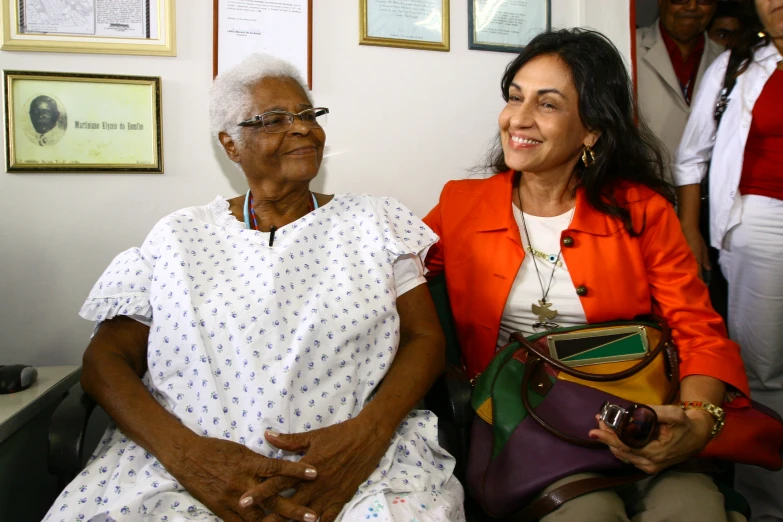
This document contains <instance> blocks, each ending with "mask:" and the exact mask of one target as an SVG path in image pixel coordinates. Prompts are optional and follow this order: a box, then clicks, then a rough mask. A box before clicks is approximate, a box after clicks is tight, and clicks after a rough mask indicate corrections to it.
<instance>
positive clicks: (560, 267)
mask: <svg viewBox="0 0 783 522" xmlns="http://www.w3.org/2000/svg"><path fill="white" fill-rule="evenodd" d="M512 208H513V211H514V219H515V220H516V222H517V225H518V226H519V234H520V236H521V238H522V245H523V246H524V248H525V258H524V259H523V260H522V265H521V266H520V267H519V272H517V277H516V279H514V283H513V284H512V285H511V292H510V293H509V294H508V300H507V301H506V307H505V308H504V309H503V316H502V317H501V319H500V333H499V334H498V346H497V347H498V349H499V348H501V347H503V346H505V345H506V344H507V343H508V340H509V336H510V335H511V334H512V333H513V332H519V331H521V332H522V333H523V334H524V335H526V336H527V335H533V334H534V333H538V332H540V331H542V329H541V328H533V325H534V324H535V323H537V322H539V316H537V315H535V314H534V313H533V310H532V305H533V304H536V305H538V301H539V300H540V299H541V297H542V296H543V292H542V291H541V284H542V283H543V286H544V291H546V288H547V286H549V278H550V277H552V286H551V287H549V293H548V294H547V298H546V301H547V303H552V306H551V307H550V308H549V309H550V310H552V311H554V310H557V316H556V317H555V318H553V319H550V320H549V322H554V323H556V324H558V325H560V326H578V325H582V324H587V318H586V317H585V311H584V309H583V308H582V302H581V301H580V300H579V296H578V295H576V290H574V282H573V281H572V280H571V274H569V273H568V267H567V266H566V264H565V259H563V257H562V256H561V257H560V260H559V261H556V259H557V255H558V252H560V235H561V233H562V232H563V231H564V230H565V229H567V228H568V226H569V225H570V224H571V219H572V218H573V217H574V209H571V210H569V211H568V212H566V213H565V214H561V215H559V216H554V217H539V216H531V215H530V214H525V223H527V231H528V233H529V234H530V241H531V243H532V244H533V249H534V250H535V251H537V252H536V253H532V252H531V251H530V248H529V247H530V245H529V244H528V242H527V237H526V236H525V228H524V225H523V223H522V211H520V210H519V209H518V208H517V207H516V206H515V205H513V204H512ZM534 256H536V260H535V262H536V263H537V264H538V272H536V266H535V265H534V264H533V257H534ZM542 257H546V259H544V258H542ZM555 262H556V263H557V264H555ZM553 269H554V275H552V274H553ZM539 273H540V275H541V283H539Z"/></svg>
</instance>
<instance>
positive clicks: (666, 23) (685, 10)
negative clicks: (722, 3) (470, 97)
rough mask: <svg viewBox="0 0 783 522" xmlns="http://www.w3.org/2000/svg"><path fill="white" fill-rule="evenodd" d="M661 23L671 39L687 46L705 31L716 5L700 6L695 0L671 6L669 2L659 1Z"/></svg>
mask: <svg viewBox="0 0 783 522" xmlns="http://www.w3.org/2000/svg"><path fill="white" fill-rule="evenodd" d="M659 6H660V9H661V23H662V24H663V27H664V28H665V29H666V32H668V33H669V34H670V35H671V37H672V38H674V39H675V40H676V41H677V42H679V43H682V44H688V43H690V42H692V41H693V40H694V39H695V38H697V37H698V36H699V35H700V34H702V33H704V31H706V30H707V26H708V25H709V23H710V19H711V18H712V15H713V14H714V13H715V6H716V3H715V2H713V3H712V5H703V4H700V3H699V2H698V1H697V0H688V2H686V3H684V4H681V5H680V4H673V3H671V2H670V1H669V0H660V2H659Z"/></svg>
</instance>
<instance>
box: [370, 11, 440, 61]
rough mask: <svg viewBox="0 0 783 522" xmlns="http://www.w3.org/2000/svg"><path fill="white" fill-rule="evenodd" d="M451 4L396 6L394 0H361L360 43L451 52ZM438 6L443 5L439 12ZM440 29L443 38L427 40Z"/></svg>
mask: <svg viewBox="0 0 783 522" xmlns="http://www.w3.org/2000/svg"><path fill="white" fill-rule="evenodd" d="M449 1H450V0H423V1H421V2H411V1H410V0H408V1H407V2H401V3H400V2H396V3H393V2H392V1H391V0H359V44H360V45H376V46H381V47H398V48H403V49H423V50H427V51H444V52H448V51H449V49H450V21H449V18H450V16H449V9H450V7H449ZM428 4H429V5H428ZM437 6H440V13H438V12H437V11H436V10H435V7H437ZM395 9H396V10H397V12H396V13H395ZM428 9H430V11H429V12H428V11H427V10H428ZM410 15H413V18H412V17H411V16H410ZM415 16H419V18H418V19H416V18H415ZM438 17H439V18H440V19H439V20H438ZM411 20H413V21H411ZM438 22H440V23H438ZM438 26H439V27H440V39H439V40H437V41H435V40H434V39H432V38H430V39H428V38H427V35H429V34H431V33H437V31H436V29H435V28H436V27H438ZM384 33H386V34H384Z"/></svg>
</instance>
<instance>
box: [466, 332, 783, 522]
mask: <svg viewBox="0 0 783 522" xmlns="http://www.w3.org/2000/svg"><path fill="white" fill-rule="evenodd" d="M678 384H679V364H678V358H677V351H676V349H675V347H674V345H673V344H672V341H671V335H670V331H669V328H668V327H667V325H666V323H665V322H664V321H663V320H661V319H659V318H652V319H651V320H649V321H642V322H639V321H634V322H616V323H604V324H595V325H587V326H580V327H573V328H559V329H556V330H551V331H547V332H544V333H541V334H537V335H533V336H530V337H528V338H524V337H522V335H521V334H514V335H513V336H512V342H510V343H509V344H508V345H506V346H505V347H504V348H503V349H502V350H500V351H499V352H498V353H497V354H496V355H495V358H494V359H493V360H492V362H491V363H490V364H489V366H488V367H487V368H486V370H485V371H484V372H483V373H482V374H481V375H480V376H479V377H478V378H477V380H476V383H475V388H474V391H473V396H472V405H473V409H474V410H475V412H476V416H475V417H474V421H473V426H472V432H471V445H470V452H469V457H468V468H467V487H468V489H469V491H470V493H471V495H472V496H473V498H475V499H477V500H478V501H479V502H480V503H481V505H482V507H483V509H484V510H485V511H486V512H487V513H488V514H490V515H492V516H494V517H497V518H505V517H509V516H511V517H513V518H514V519H515V520H517V521H523V520H536V519H538V518H540V517H542V516H544V515H546V514H547V513H548V512H550V511H552V510H554V509H556V508H557V507H558V506H559V505H561V504H562V503H563V502H566V501H568V500H570V499H572V498H575V497H577V496H580V495H583V494H586V493H590V492H592V491H597V490H600V489H605V488H609V487H614V486H618V485H621V484H627V483H629V482H633V481H636V480H640V479H642V478H644V477H646V476H648V475H646V474H644V473H641V472H640V471H639V470H638V469H636V468H635V467H633V466H630V465H626V464H624V463H623V462H621V461H620V460H618V459H617V458H615V457H614V455H613V454H612V453H611V452H610V451H609V450H608V449H607V447H606V446H605V445H603V444H602V443H600V442H597V441H595V440H592V439H590V438H589V437H588V432H589V431H590V430H591V429H594V428H595V427H596V420H595V415H596V414H597V413H598V412H599V410H600V409H601V407H602V405H603V404H604V403H605V402H607V401H608V402H610V403H612V404H616V405H618V406H620V407H622V408H629V407H630V406H632V405H633V404H648V405H659V404H671V403H673V402H675V400H676V398H677V391H678ZM724 410H725V411H726V424H725V426H724V428H723V430H722V431H721V433H720V434H719V435H718V436H717V437H716V438H715V439H713V441H712V442H711V443H710V444H708V446H707V448H706V449H705V451H704V453H703V456H707V457H716V458H720V459H723V460H732V461H735V462H746V463H750V464H756V465H761V466H763V467H767V468H769V469H779V468H780V448H781V447H783V423H781V420H780V417H779V416H776V415H775V414H774V412H771V411H770V410H768V409H767V408H764V407H763V406H757V407H756V408H755V409H754V408H753V404H752V403H751V402H750V401H749V400H748V399H746V398H744V397H737V398H736V399H734V400H733V401H731V402H729V403H724ZM734 444H742V445H744V446H745V447H741V448H738V447H737V446H734ZM587 471H590V472H597V473H600V474H601V475H602V476H601V477H597V478H590V479H584V480H580V481H576V482H571V483H569V484H567V485H566V486H563V487H561V488H558V489H556V490H554V491H552V492H549V493H547V494H546V495H540V493H541V492H542V491H543V490H544V489H545V488H546V487H548V486H550V485H551V484H553V483H554V482H556V481H558V480H560V479H562V478H565V477H567V476H570V475H574V474H576V473H582V472H587Z"/></svg>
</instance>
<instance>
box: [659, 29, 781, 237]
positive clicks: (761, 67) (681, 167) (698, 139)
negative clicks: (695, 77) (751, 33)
mask: <svg viewBox="0 0 783 522" xmlns="http://www.w3.org/2000/svg"><path fill="white" fill-rule="evenodd" d="M781 60H783V57H781V56H780V53H779V52H778V50H777V48H776V47H775V46H774V44H772V43H770V44H769V45H767V46H766V47H763V48H761V49H759V50H757V51H756V53H755V55H754V57H753V61H752V62H751V63H750V65H749V66H748V69H747V70H746V71H745V72H744V73H742V74H741V75H740V76H739V78H737V83H736V85H735V86H734V90H733V91H732V93H731V95H730V96H729V100H730V101H729V105H728V107H727V108H726V112H724V113H723V118H722V119H721V122H720V128H719V129H718V134H717V136H715V118H714V113H715V104H716V102H717V101H718V96H719V94H720V90H721V89H722V88H723V78H724V77H725V75H726V67H728V63H729V53H728V52H725V53H723V54H722V55H720V56H719V57H718V59H716V60H715V61H714V62H713V63H712V65H711V66H710V68H709V69H707V72H706V73H705V75H704V79H703V80H702V82H701V87H700V88H699V91H698V92H697V93H696V98H695V99H694V101H693V106H692V110H691V116H690V119H689V120H688V125H687V126H686V127H685V133H684V134H683V136H682V141H681V142H680V148H679V149H678V151H677V158H676V161H675V163H674V166H673V168H672V175H673V177H674V184H675V185H677V186H681V185H693V184H697V183H700V182H701V180H702V179H703V178H704V176H705V175H706V173H707V167H708V166H710V239H711V243H712V246H713V247H715V248H720V247H721V244H722V242H723V237H724V236H725V235H726V233H727V232H728V231H729V230H731V229H732V228H733V227H735V226H736V225H738V224H739V223H740V220H741V217H742V198H741V197H740V196H741V194H740V192H739V190H738V188H739V182H740V177H741V176H742V163H743V160H744V157H745V143H746V142H747V141H748V134H749V133H750V122H751V120H752V119H753V106H754V105H755V104H756V100H758V98H759V96H760V95H761V91H762V90H763V89H764V85H765V84H766V83H767V80H769V78H770V76H772V74H773V73H774V72H775V69H776V68H777V64H778V62H779V61H781ZM710 159H712V163H710Z"/></svg>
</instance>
